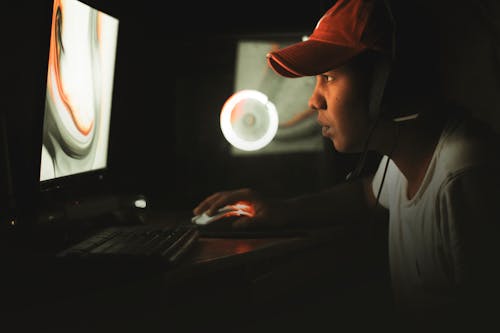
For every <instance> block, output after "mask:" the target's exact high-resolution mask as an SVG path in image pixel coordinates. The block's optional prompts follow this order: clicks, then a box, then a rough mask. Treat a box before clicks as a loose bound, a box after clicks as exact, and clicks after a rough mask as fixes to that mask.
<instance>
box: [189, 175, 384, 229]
mask: <svg viewBox="0 0 500 333" xmlns="http://www.w3.org/2000/svg"><path fill="white" fill-rule="evenodd" d="M371 181H372V177H367V178H363V179H359V180H355V181H351V182H347V183H341V184H338V185H336V186H333V187H332V188H329V189H327V190H324V191H321V192H317V193H312V194H306V195H302V196H299V197H294V198H290V199H278V200H276V199H269V198H264V197H262V196H261V195H260V194H259V193H257V192H255V191H253V190H251V189H239V190H234V191H223V192H217V193H214V194H212V195H211V196H209V197H207V198H206V199H205V200H203V201H202V202H201V203H200V204H199V205H198V206H197V207H196V208H195V209H194V210H193V213H194V214H195V215H198V214H201V213H203V212H206V213H207V214H208V215H210V216H211V215H213V214H215V213H216V212H217V209H219V208H220V207H223V206H225V205H230V204H234V203H236V202H238V201H246V202H247V203H250V204H251V205H252V206H253V209H254V214H253V216H252V217H242V218H240V219H239V220H237V221H235V223H234V224H233V225H234V226H235V227H247V226H251V225H255V226H256V225H267V226H270V227H271V226H274V227H276V226H308V227H309V226H327V225H334V224H337V223H339V224H341V223H345V222H351V221H364V220H366V219H367V218H369V217H370V214H372V213H373V212H372V209H371V207H373V206H374V203H375V197H374V195H373V192H372V189H371Z"/></svg>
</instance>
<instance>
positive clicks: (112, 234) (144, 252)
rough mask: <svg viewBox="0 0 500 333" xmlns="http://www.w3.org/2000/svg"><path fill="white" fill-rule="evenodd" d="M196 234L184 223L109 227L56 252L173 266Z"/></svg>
mask: <svg viewBox="0 0 500 333" xmlns="http://www.w3.org/2000/svg"><path fill="white" fill-rule="evenodd" d="M198 237H199V232H198V231H197V230H196V228H195V227H194V226H192V225H190V224H183V223H181V224H178V225H176V226H171V225H156V224H148V225H135V226H116V227H108V228H105V229H103V230H101V231H100V232H98V233H95V234H93V235H92V236H90V237H88V238H86V239H84V240H82V241H80V242H78V243H77V244H75V245H73V246H71V247H69V248H66V249H65V250H63V251H61V252H59V253H58V254H57V257H58V258H64V259H75V258H76V259H81V260H84V261H88V262H102V263H106V264H107V263H119V262H127V263H130V262H131V261H134V260H135V261H141V262H145V263H146V262H151V261H154V262H161V263H162V264H163V265H165V264H166V265H172V264H175V263H176V262H177V261H178V260H179V259H180V258H181V257H182V255H183V254H185V253H186V252H187V251H188V250H189V249H190V248H191V247H192V246H193V245H194V243H195V241H196V240H197V239H198Z"/></svg>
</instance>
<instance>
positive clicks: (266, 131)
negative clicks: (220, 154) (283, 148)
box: [220, 89, 278, 151]
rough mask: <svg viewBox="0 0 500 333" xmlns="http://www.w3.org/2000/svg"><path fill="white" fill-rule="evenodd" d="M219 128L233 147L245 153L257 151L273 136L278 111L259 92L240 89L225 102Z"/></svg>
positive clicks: (276, 125)
mask: <svg viewBox="0 0 500 333" xmlns="http://www.w3.org/2000/svg"><path fill="white" fill-rule="evenodd" d="M247 110H250V111H247ZM220 127H221V130H222V133H223V134H224V137H225V138H226V140H227V141H228V142H229V143H230V144H231V145H233V146H234V147H236V148H238V149H241V150H246V151H255V150H259V149H262V148H264V147H265V146H267V145H268V144H269V143H270V142H271V140H272V139H273V138H274V136H275V135H276V132H277V130H278V112H277V111H276V107H275V106H274V104H273V103H272V102H271V101H269V99H268V97H267V96H266V95H265V94H263V93H262V92H260V91H257V90H250V89H245V90H240V91H238V92H236V93H235V94H233V95H232V96H231V97H230V98H229V99H228V100H227V101H226V103H224V106H223V107H222V111H221V114H220Z"/></svg>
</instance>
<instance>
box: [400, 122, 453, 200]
mask: <svg viewBox="0 0 500 333" xmlns="http://www.w3.org/2000/svg"><path fill="white" fill-rule="evenodd" d="M396 126H399V135H398V138H397V139H396V140H397V142H396V143H395V148H394V151H393V154H392V157H391V158H392V160H393V161H394V163H395V164H396V165H397V166H398V168H399V170H400V171H401V172H402V173H403V175H404V176H405V178H406V180H407V182H408V187H407V197H408V199H411V198H413V196H414V195H415V194H416V193H417V191H418V189H419V188H420V186H421V185H422V181H423V180H424V177H425V174H426V172H427V169H428V167H429V164H430V162H431V160H432V156H433V155H434V151H435V149H436V146H437V144H438V142H439V138H440V136H441V132H442V130H443V126H444V119H442V117H429V116H427V117H419V119H416V120H414V121H409V122H407V123H401V124H396Z"/></svg>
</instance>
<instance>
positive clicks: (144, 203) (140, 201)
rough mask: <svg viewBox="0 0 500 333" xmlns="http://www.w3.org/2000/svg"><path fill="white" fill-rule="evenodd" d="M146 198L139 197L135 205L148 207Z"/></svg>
mask: <svg viewBox="0 0 500 333" xmlns="http://www.w3.org/2000/svg"><path fill="white" fill-rule="evenodd" d="M146 205H147V204H146V200H144V199H137V200H136V201H135V202H134V206H135V207H137V208H146Z"/></svg>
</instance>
